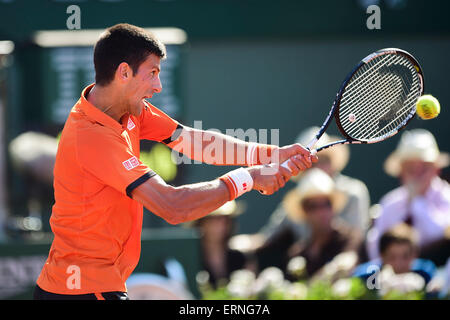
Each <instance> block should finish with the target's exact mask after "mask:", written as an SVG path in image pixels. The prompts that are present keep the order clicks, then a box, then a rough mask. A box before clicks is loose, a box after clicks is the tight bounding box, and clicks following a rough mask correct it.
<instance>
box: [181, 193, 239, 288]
mask: <svg viewBox="0 0 450 320" xmlns="http://www.w3.org/2000/svg"><path fill="white" fill-rule="evenodd" d="M242 212H243V208H242V203H241V202H236V201H234V200H233V201H229V202H227V203H225V204H224V205H223V206H222V207H220V208H219V209H217V210H215V211H213V212H212V213H210V214H209V215H207V216H206V217H204V218H201V219H199V220H196V221H193V222H190V223H188V225H191V226H195V227H196V228H197V229H198V231H199V234H200V237H201V254H202V257H201V258H202V267H203V270H205V271H207V272H208V274H209V283H210V284H211V285H212V286H213V287H217V286H220V285H222V284H226V283H227V282H228V281H229V277H230V274H231V273H232V272H233V271H236V270H239V269H243V268H245V267H246V266H247V259H246V257H245V255H244V254H243V253H241V252H240V251H237V250H234V249H231V248H230V247H229V245H228V241H229V240H230V237H231V236H232V234H233V230H234V224H235V220H234V218H235V217H236V216H238V215H239V214H241V213H242Z"/></svg>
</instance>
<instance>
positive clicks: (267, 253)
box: [257, 127, 370, 264]
mask: <svg viewBox="0 0 450 320" xmlns="http://www.w3.org/2000/svg"><path fill="white" fill-rule="evenodd" d="M318 130H319V128H318V127H310V128H307V129H305V130H304V131H302V132H301V133H300V134H299V136H298V137H297V139H296V141H297V143H300V144H302V145H306V144H307V143H308V142H309V141H310V140H311V139H312V138H313V137H314V136H315V134H316V133H317V131H318ZM335 140H338V138H335V137H333V136H329V135H327V134H326V133H324V135H323V136H322V137H321V138H320V140H319V142H318V143H317V145H316V147H320V146H321V145H325V144H327V143H328V142H331V141H335ZM349 159H350V150H349V147H348V146H347V145H337V146H334V147H333V148H329V149H325V150H323V151H321V152H320V154H319V161H318V162H316V163H314V164H313V166H312V167H313V168H320V169H322V170H323V171H324V172H325V173H327V174H328V175H329V176H330V177H331V178H332V180H333V182H334V184H335V186H336V189H337V190H339V191H340V192H342V193H344V194H345V195H346V199H347V200H346V202H345V204H344V205H343V206H342V207H341V208H340V209H339V212H336V215H334V217H333V219H337V220H341V221H343V222H344V223H346V224H348V225H349V226H350V227H352V228H354V229H355V230H358V231H359V232H360V233H361V234H362V235H364V234H365V233H366V231H367V228H368V227H369V223H370V217H369V207H370V195H369V191H368V189H367V186H366V185H365V184H364V182H362V181H361V180H358V179H356V178H353V177H350V176H347V175H344V174H342V172H341V171H342V170H343V169H344V168H345V167H346V166H347V164H348V161H349ZM303 176H304V174H303V173H300V174H299V175H298V176H296V177H292V181H295V182H297V183H298V182H299V181H301V180H302V179H303ZM310 233H311V230H310V228H309V225H308V224H306V223H305V222H304V221H293V220H292V219H291V218H290V217H289V215H288V214H287V212H286V210H285V208H284V207H283V205H281V204H280V205H278V207H277V208H276V209H275V211H274V212H273V213H272V215H271V217H270V219H269V222H268V223H267V224H266V225H265V226H264V227H263V228H262V229H261V231H260V235H262V238H263V240H260V239H258V240H260V241H262V242H263V243H264V244H263V245H262V246H260V247H259V248H258V249H257V253H258V255H259V257H260V263H262V264H265V262H264V261H265V260H272V261H273V260H277V257H276V256H277V254H278V253H279V252H280V251H283V250H285V249H286V248H287V246H289V245H292V243H293V242H295V241H297V240H299V239H307V238H308V237H309V235H310ZM260 238H261V237H260ZM266 257H267V258H266ZM272 257H273V258H272ZM267 263H273V262H271V261H268V262H267ZM267 263H266V264H267Z"/></svg>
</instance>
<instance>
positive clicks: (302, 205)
mask: <svg viewBox="0 0 450 320" xmlns="http://www.w3.org/2000/svg"><path fill="white" fill-rule="evenodd" d="M347 200H348V199H347V195H346V194H345V193H343V192H341V191H339V190H337V188H336V185H335V183H334V181H333V180H332V179H331V178H330V176H329V175H328V174H326V173H325V172H324V171H323V170H321V169H318V168H313V169H310V170H308V171H307V172H305V174H304V177H303V178H302V179H301V180H300V182H299V183H298V185H297V187H296V188H295V189H293V190H291V191H290V192H289V193H288V194H286V196H285V198H284V199H283V207H284V208H285V210H286V212H287V214H288V215H289V217H290V219H292V220H293V221H297V222H301V223H305V224H307V225H308V226H309V227H310V230H311V236H310V237H309V238H308V239H301V240H300V241H298V242H296V243H295V244H294V245H293V246H291V248H290V249H289V250H288V252H287V260H289V259H290V258H292V257H295V256H303V257H304V258H305V259H306V271H307V274H308V275H309V276H313V275H314V274H315V273H316V272H317V271H318V270H319V269H320V268H322V267H323V266H324V265H325V264H326V263H328V262H330V261H331V260H332V259H333V258H334V257H335V256H337V255H338V254H340V253H342V252H347V251H355V252H356V251H357V250H358V249H359V246H360V245H361V241H362V237H361V234H360V233H358V232H355V231H354V229H352V228H350V227H348V225H346V224H343V223H342V222H340V221H338V220H335V219H334V217H335V215H336V214H337V213H338V212H340V211H341V210H342V208H343V207H344V206H345V204H346V203H347ZM287 260H286V261H287Z"/></svg>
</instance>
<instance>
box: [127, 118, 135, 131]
mask: <svg viewBox="0 0 450 320" xmlns="http://www.w3.org/2000/svg"><path fill="white" fill-rule="evenodd" d="M134 127H136V125H135V124H134V122H133V120H131V118H128V124H127V129H128V130H132V129H133V128H134Z"/></svg>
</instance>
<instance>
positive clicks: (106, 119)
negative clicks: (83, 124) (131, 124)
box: [79, 83, 128, 134]
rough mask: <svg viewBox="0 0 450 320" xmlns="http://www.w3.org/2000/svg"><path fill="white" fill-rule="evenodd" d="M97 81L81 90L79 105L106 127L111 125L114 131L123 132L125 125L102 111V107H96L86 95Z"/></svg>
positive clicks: (90, 116) (89, 115)
mask: <svg viewBox="0 0 450 320" xmlns="http://www.w3.org/2000/svg"><path fill="white" fill-rule="evenodd" d="M94 85H95V83H92V84H90V85H89V86H87V87H86V88H84V89H83V91H82V92H81V97H80V100H79V107H80V109H81V110H82V111H83V112H84V113H85V114H86V115H87V116H88V117H89V118H91V119H92V120H94V121H96V122H98V123H100V124H102V125H103V126H105V127H109V128H111V129H113V130H114V131H117V132H118V133H119V134H121V133H122V132H123V131H124V128H123V125H122V124H121V123H119V122H117V121H116V120H114V119H113V118H111V117H110V116H108V115H107V114H106V113H104V112H103V111H101V110H100V109H98V108H96V107H95V106H94V105H93V104H92V103H90V102H89V101H88V100H87V99H86V96H87V95H88V94H89V91H91V89H92V88H93V87H94ZM124 119H126V120H127V119H128V117H124Z"/></svg>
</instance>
